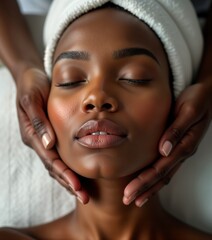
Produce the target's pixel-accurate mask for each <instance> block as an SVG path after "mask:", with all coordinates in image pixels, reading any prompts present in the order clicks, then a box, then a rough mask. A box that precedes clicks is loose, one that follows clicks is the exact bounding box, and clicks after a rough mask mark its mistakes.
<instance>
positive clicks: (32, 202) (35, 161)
mask: <svg viewBox="0 0 212 240" xmlns="http://www.w3.org/2000/svg"><path fill="white" fill-rule="evenodd" d="M15 100H16V89H15V84H14V82H13V80H12V77H11V75H10V73H9V72H8V70H7V69H6V68H3V67H1V68H0V103H1V107H0V119H1V121H0V176H1V180H0V226H5V225H7V226H17V227H18V226H30V225H35V224H38V223H41V222H46V221H49V220H52V219H55V218H56V217H58V216H60V215H63V214H64V213H66V212H67V211H68V210H70V209H72V208H73V207H74V200H73V197H72V196H71V195H69V194H68V193H67V192H66V190H64V189H62V188H61V187H60V186H59V184H58V183H57V182H56V181H54V180H53V179H52V178H50V177H49V174H48V172H47V171H46V169H45V168H44V165H43V164H42V162H41V160H40V159H39V158H38V156H37V155H36V154H35V153H34V152H33V151H32V150H31V149H30V148H28V147H26V146H25V145H24V144H23V143H22V140H21V137H20V132H19V126H18V119H17V113H16V106H15Z"/></svg>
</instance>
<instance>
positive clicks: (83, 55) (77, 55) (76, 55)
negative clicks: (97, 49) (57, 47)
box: [54, 51, 90, 64]
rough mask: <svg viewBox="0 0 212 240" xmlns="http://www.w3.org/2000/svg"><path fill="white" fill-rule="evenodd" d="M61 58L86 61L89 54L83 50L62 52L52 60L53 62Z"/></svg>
mask: <svg viewBox="0 0 212 240" xmlns="http://www.w3.org/2000/svg"><path fill="white" fill-rule="evenodd" d="M61 59H74V60H83V61H88V60H89V59H90V55H89V53H88V52H85V51H68V52H63V53H61V54H60V55H59V56H58V57H57V58H56V60H55V61H54V64H55V63H56V62H58V61H59V60H61Z"/></svg>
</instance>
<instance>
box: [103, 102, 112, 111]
mask: <svg viewBox="0 0 212 240" xmlns="http://www.w3.org/2000/svg"><path fill="white" fill-rule="evenodd" d="M111 108H112V105H111V104H110V103H104V104H103V105H102V109H103V110H109V109H111Z"/></svg>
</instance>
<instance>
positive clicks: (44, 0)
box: [17, 0, 52, 15]
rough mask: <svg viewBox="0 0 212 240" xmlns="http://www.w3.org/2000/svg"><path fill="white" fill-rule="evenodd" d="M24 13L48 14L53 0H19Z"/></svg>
mask: <svg viewBox="0 0 212 240" xmlns="http://www.w3.org/2000/svg"><path fill="white" fill-rule="evenodd" d="M17 2H18V4H19V6H20V9H21V12H22V13H24V14H36V15H37V14H38V15H40V14H46V13H47V12H48V9H49V7H50V5H51V2H52V0H17Z"/></svg>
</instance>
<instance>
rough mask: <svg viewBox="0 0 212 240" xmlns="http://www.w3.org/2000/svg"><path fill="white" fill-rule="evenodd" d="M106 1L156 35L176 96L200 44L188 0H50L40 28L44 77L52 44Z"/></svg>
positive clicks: (194, 66)
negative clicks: (42, 25)
mask: <svg viewBox="0 0 212 240" xmlns="http://www.w3.org/2000/svg"><path fill="white" fill-rule="evenodd" d="M106 2H113V3H114V4H116V5H118V6H121V7H122V8H124V9H126V10H128V11H129V12H131V13H132V14H134V15H135V16H137V17H138V18H139V19H141V20H143V21H144V22H145V23H146V24H147V25H149V26H150V27H151V28H152V29H153V31H154V32H155V33H156V34H157V35H158V36H159V38H160V39H161V42H162V43H163V45H164V47H165V50H166V52H167V55H168V58H169V63H170V66H171V69H172V73H173V77H174V84H173V85H174V92H175V96H178V95H179V93H180V92H181V91H182V90H183V89H184V88H185V86H187V85H188V84H189V83H190V82H191V81H192V79H193V77H194V74H195V72H196V70H197V68H198V65H199V62H200V59H201V54H202V47H203V40H202V35H201V30H200V26H199V23H198V20H197V17H196V15H195V11H194V8H193V6H192V4H191V2H190V1H189V0H172V1H170V0H142V1H140V0H125V1H123V0H111V1H107V0H80V1H78V0H73V1H69V0H63V1H59V0H54V1H53V3H52V5H51V8H50V11H49V14H48V16H47V19H46V23H45V29H44V30H45V31H44V39H45V43H46V45H47V47H46V53H45V59H44V64H45V69H46V72H47V74H48V76H49V77H51V71H52V58H53V55H54V51H55V47H56V45H57V42H58V40H59V39H60V37H61V35H62V33H63V32H64V30H65V29H66V27H67V26H68V25H69V24H70V23H71V22H72V21H74V20H75V19H76V18H77V17H79V16H81V15H82V14H83V13H86V12H88V11H90V10H92V9H95V8H98V7H99V6H102V5H104V4H105V3H106ZM194 40H195V41H194Z"/></svg>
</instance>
